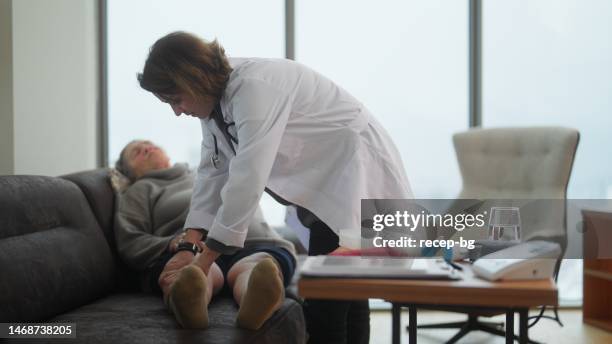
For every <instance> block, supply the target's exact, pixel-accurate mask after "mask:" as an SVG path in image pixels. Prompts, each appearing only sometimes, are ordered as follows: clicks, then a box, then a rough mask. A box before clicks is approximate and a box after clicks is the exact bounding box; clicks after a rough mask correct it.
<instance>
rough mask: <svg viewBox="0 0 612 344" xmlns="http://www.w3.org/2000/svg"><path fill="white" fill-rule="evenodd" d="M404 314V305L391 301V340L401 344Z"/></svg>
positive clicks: (394, 343) (395, 343)
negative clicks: (401, 326)
mask: <svg viewBox="0 0 612 344" xmlns="http://www.w3.org/2000/svg"><path fill="white" fill-rule="evenodd" d="M401 315H402V307H400V305H398V304H397V303H394V302H392V303H391V336H392V340H391V342H392V343H393V344H400V320H401Z"/></svg>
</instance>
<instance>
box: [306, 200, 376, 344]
mask: <svg viewBox="0 0 612 344" xmlns="http://www.w3.org/2000/svg"><path fill="white" fill-rule="evenodd" d="M297 213H298V218H299V219H300V222H302V224H303V225H304V226H305V227H308V228H309V229H310V244H309V249H308V255H309V256H316V255H321V254H328V253H330V252H332V251H333V250H335V249H336V248H338V244H339V238H338V236H337V235H336V234H335V233H334V232H333V231H332V230H331V228H329V226H327V225H326V224H325V223H323V221H321V220H319V219H318V218H317V217H316V216H315V215H314V214H312V213H311V212H309V211H308V210H307V209H304V208H301V207H298V211H297ZM303 310H304V317H305V319H306V330H307V331H308V335H309V339H308V343H311V344H319V343H322V344H323V343H334V344H335V343H350V344H353V343H359V344H360V343H368V342H369V340H370V306H369V304H368V301H367V300H356V301H345V300H337V301H336V300H317V299H306V300H304V304H303Z"/></svg>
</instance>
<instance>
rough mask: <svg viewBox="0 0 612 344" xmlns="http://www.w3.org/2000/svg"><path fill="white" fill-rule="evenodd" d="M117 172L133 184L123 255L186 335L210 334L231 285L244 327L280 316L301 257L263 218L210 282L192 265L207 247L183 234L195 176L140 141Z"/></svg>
mask: <svg viewBox="0 0 612 344" xmlns="http://www.w3.org/2000/svg"><path fill="white" fill-rule="evenodd" d="M116 169H117V170H118V171H120V172H121V173H122V174H124V175H125V176H126V177H127V178H128V179H129V180H130V181H131V182H132V184H131V185H130V186H129V187H128V188H127V189H126V190H125V191H124V192H123V193H122V194H121V195H120V196H119V201H118V210H117V216H116V219H117V222H116V228H115V235H116V240H117V247H118V249H119V254H120V256H121V257H122V259H123V260H124V261H125V262H126V263H127V264H128V265H129V266H131V267H132V268H134V269H137V270H139V271H141V272H142V276H141V282H142V283H143V287H144V289H145V290H148V291H157V292H160V293H162V294H163V297H164V302H165V303H166V305H167V306H168V307H169V309H170V310H171V311H172V312H173V314H174V316H175V318H176V320H177V322H178V323H179V324H180V325H181V326H182V327H185V328H206V327H207V326H208V311H207V308H208V304H209V303H210V300H211V298H212V296H213V295H214V294H216V293H217V292H218V291H219V290H220V289H221V288H222V287H223V286H224V285H227V286H228V287H229V288H231V291H232V293H233V296H234V299H235V300H236V302H237V303H238V305H239V307H240V309H239V312H238V317H237V319H236V320H237V324H238V326H241V327H244V328H249V329H258V328H259V327H261V326H262V325H263V323H264V322H265V321H266V320H267V319H268V318H270V316H271V315H272V314H273V313H274V312H275V311H276V310H278V309H279V308H280V306H281V305H282V303H283V301H284V297H285V294H284V287H285V286H286V285H287V284H288V283H289V281H290V280H291V277H292V275H293V272H294V270H295V250H294V247H293V244H292V243H290V242H289V241H286V240H284V239H282V238H281V237H280V236H279V235H278V233H276V232H275V231H274V230H273V229H272V228H270V227H269V226H268V224H267V223H266V222H265V221H264V219H263V217H262V214H261V211H260V210H258V211H257V213H256V214H255V216H254V218H253V221H252V223H251V225H250V226H249V231H248V234H247V238H246V241H245V243H244V248H241V249H239V250H238V251H237V252H236V253H234V254H232V255H222V256H220V257H219V258H218V259H217V260H216V262H215V263H214V264H213V266H212V268H211V269H210V272H209V274H208V276H207V275H205V274H204V272H203V271H202V270H201V269H200V268H199V267H197V266H196V265H195V264H193V262H194V261H195V258H194V257H196V256H197V255H198V254H199V253H198V247H201V245H202V243H201V242H188V241H189V235H188V233H184V232H183V224H184V222H185V219H186V217H187V213H188V211H189V202H190V199H191V191H192V187H193V181H194V173H193V172H190V171H189V170H188V169H187V166H186V165H184V164H175V165H174V166H171V165H170V159H169V158H168V156H167V155H166V153H165V152H164V151H163V150H162V149H161V148H159V147H158V146H156V145H154V144H153V143H151V142H149V141H140V140H137V141H132V142H130V143H129V144H128V145H127V146H126V147H125V148H124V149H123V150H122V152H121V155H120V158H119V160H118V161H117V164H116ZM190 231H191V230H190ZM194 244H195V246H194Z"/></svg>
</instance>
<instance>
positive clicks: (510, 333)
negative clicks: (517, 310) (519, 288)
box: [506, 309, 514, 344]
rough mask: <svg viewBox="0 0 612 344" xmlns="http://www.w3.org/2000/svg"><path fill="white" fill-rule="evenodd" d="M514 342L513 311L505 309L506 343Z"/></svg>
mask: <svg viewBox="0 0 612 344" xmlns="http://www.w3.org/2000/svg"><path fill="white" fill-rule="evenodd" d="M512 343H514V312H513V311H512V310H511V309H508V310H507V311H506V344H512Z"/></svg>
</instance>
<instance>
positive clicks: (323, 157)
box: [138, 32, 412, 343]
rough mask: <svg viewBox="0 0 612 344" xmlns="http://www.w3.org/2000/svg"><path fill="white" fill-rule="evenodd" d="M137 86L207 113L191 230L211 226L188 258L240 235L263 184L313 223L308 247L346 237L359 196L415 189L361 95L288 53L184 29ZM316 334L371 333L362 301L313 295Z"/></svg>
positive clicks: (310, 321) (318, 248)
mask: <svg viewBox="0 0 612 344" xmlns="http://www.w3.org/2000/svg"><path fill="white" fill-rule="evenodd" d="M138 80H139V82H140V86H141V87H142V88H143V89H145V90H147V91H149V92H151V93H153V94H154V95H155V96H157V97H158V98H159V99H160V100H161V101H163V102H166V103H168V104H169V105H170V106H171V107H172V110H173V111H174V114H175V115H176V116H180V115H181V114H186V115H189V116H193V117H197V118H199V119H200V123H201V126H202V136H203V139H202V153H201V162H200V166H199V168H198V174H197V178H196V181H195V185H194V191H193V197H192V200H191V206H190V211H189V215H188V216H187V220H186V223H185V229H186V231H187V233H186V237H185V238H186V240H188V241H193V242H197V241H199V240H200V239H202V238H203V236H204V235H206V239H205V245H204V250H203V252H202V254H200V255H199V258H198V259H197V260H196V261H194V262H193V264H196V265H198V266H199V267H200V268H201V269H202V270H203V271H204V272H205V273H208V270H209V268H210V266H211V264H212V263H213V262H214V261H215V259H216V258H217V257H218V256H219V255H220V254H229V253H232V252H234V251H235V250H237V249H238V248H240V247H242V245H243V243H244V240H245V237H246V233H247V228H248V225H249V223H250V221H251V217H252V216H253V214H254V212H255V211H256V209H257V206H258V203H259V200H260V198H261V196H262V194H263V192H264V191H266V192H268V193H269V194H270V195H271V196H272V197H274V198H275V199H276V200H277V201H279V202H281V203H283V204H293V205H296V206H297V207H298V209H299V211H298V216H299V218H300V220H301V221H302V222H303V223H304V225H305V226H306V227H309V228H310V247H309V255H318V254H328V253H331V252H334V251H340V250H342V247H344V246H347V244H344V243H343V242H342V241H341V240H340V238H341V236H340V235H339V234H340V231H345V230H347V231H352V232H353V233H359V231H360V228H361V223H360V222H361V220H360V208H361V205H360V201H361V199H366V198H378V199H381V198H388V199H391V198H396V199H397V198H411V197H412V192H411V190H410V186H409V183H408V179H407V177H406V173H405V171H404V169H403V164H402V161H401V158H400V154H399V153H398V151H397V149H396V147H395V146H394V144H393V142H392V141H391V138H390V137H389V135H388V134H387V132H386V131H385V130H384V129H383V127H382V126H381V125H380V124H379V123H378V121H376V120H375V119H374V117H373V116H372V114H371V113H370V112H369V111H368V109H366V108H365V107H364V105H363V104H361V103H360V102H359V101H358V100H357V99H355V98H354V97H353V96H351V95H350V94H349V93H348V92H347V91H345V90H344V89H342V88H341V87H339V86H338V85H336V84H335V83H334V82H332V81H331V80H329V79H328V78H326V77H325V76H323V75H321V74H319V73H317V72H315V71H313V70H312V69H309V68H308V67H306V66H304V65H301V64H299V63H296V62H294V61H290V60H283V59H263V58H228V57H226V55H225V52H224V50H223V48H222V47H221V46H220V45H219V44H218V43H217V41H216V40H215V41H213V42H206V41H204V40H202V39H200V38H198V37H196V36H194V35H191V34H188V33H185V32H174V33H170V34H168V35H166V36H164V37H162V38H160V39H159V40H158V41H157V42H155V44H154V45H153V46H152V47H151V49H150V52H149V56H148V57H147V60H146V62H145V66H144V69H143V72H142V73H140V74H138ZM304 313H305V316H306V321H307V326H308V332H309V334H310V340H311V342H326V343H331V342H349V343H353V342H367V341H368V337H369V309H368V307H367V302H364V301H362V302H346V301H322V300H307V301H306V303H305V305H304Z"/></svg>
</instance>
